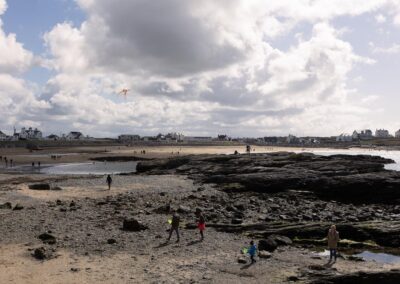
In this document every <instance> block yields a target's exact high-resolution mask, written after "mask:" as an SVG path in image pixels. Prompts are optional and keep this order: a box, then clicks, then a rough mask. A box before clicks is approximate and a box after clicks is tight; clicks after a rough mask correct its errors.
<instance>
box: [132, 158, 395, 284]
mask: <svg viewBox="0 0 400 284" xmlns="http://www.w3.org/2000/svg"><path fill="white" fill-rule="evenodd" d="M388 163H393V161H392V160H388V159H384V158H381V157H376V156H367V155H365V156H364V155H359V156H352V155H333V156H318V155H314V154H308V153H303V154H295V153H286V152H282V153H273V154H252V155H230V156H226V155H203V156H185V157H178V158H169V159H163V160H151V161H142V162H140V163H139V164H138V166H137V172H138V173H141V174H157V175H160V174H179V175H185V176H188V177H190V178H192V179H193V180H195V182H198V183H200V184H210V185H213V186H214V187H215V188H217V189H218V190H220V191H223V192H225V193H226V194H227V196H229V197H228V198H223V197H219V198H218V197H214V199H210V200H207V201H206V200H205V204H204V207H205V210H206V214H207V216H209V219H210V221H211V222H210V224H208V226H209V227H210V226H211V227H214V228H216V229H217V230H220V231H224V232H231V233H245V234H246V235H248V236H251V237H254V238H258V239H267V241H270V243H272V248H271V251H273V250H274V249H275V248H274V247H278V245H277V242H276V240H275V241H274V239H273V238H272V239H271V236H276V235H278V236H285V237H289V238H290V239H291V240H293V241H294V242H295V243H297V244H302V245H305V246H307V245H311V246H319V245H325V241H324V238H325V237H326V231H327V228H328V227H329V226H330V224H332V223H335V224H337V228H338V230H339V231H340V233H341V238H342V239H344V241H342V243H341V246H342V248H343V247H344V248H349V249H350V248H353V249H354V248H356V249H365V248H369V249H371V248H372V249H375V250H388V249H389V250H392V251H397V249H398V248H399V247H400V221H399V217H400V205H399V201H400V173H399V172H396V171H389V170H385V169H384V166H385V164H388ZM193 199H195V198H194V197H193ZM193 203H194V204H193V206H195V205H196V202H193ZM268 239H269V240H268ZM383 274H384V273H383ZM349 277H350V276H349ZM359 277H360V278H359V279H364V280H363V281H364V282H362V283H375V282H374V280H373V279H375V278H374V277H375V276H373V275H371V276H369V275H362V276H359ZM379 277H380V278H379V279H381V282H380V283H397V282H396V281H394V282H393V281H392V282H391V281H390V279H398V277H399V276H398V275H397V276H393V272H391V273H390V275H389V276H388V277H386V278H385V277H384V276H382V275H380V276H379ZM396 277H397V278H396ZM323 278H324V277H322V276H321V279H323ZM342 278H343V277H342ZM342 278H338V279H342ZM366 278H367V279H371V281H370V282H368V281H366V280H365V279H366ZM344 279H345V278H343V279H342V280H340V281H344V282H340V281H339V280H335V276H334V275H333V276H332V275H331V276H330V278H329V277H328V278H326V279H325V280H324V281H325V282H318V281H316V280H315V281H316V282H315V283H354V282H348V281H347V282H346V281H345V280H344ZM349 279H353V280H352V281H356V280H355V279H358V278H357V276H355V275H352V276H351V277H350V278H349ZM385 279H389V280H388V281H389V282H384V281H386V280H385ZM321 281H322V280H321Z"/></svg>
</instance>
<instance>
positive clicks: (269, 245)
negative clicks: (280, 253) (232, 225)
mask: <svg viewBox="0 0 400 284" xmlns="http://www.w3.org/2000/svg"><path fill="white" fill-rule="evenodd" d="M277 248H278V244H277V243H276V241H275V240H274V239H273V238H269V237H268V238H266V239H264V240H260V241H259V242H258V250H259V251H263V250H265V251H269V252H273V251H274V250H276V249H277Z"/></svg>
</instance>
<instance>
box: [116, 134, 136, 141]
mask: <svg viewBox="0 0 400 284" xmlns="http://www.w3.org/2000/svg"><path fill="white" fill-rule="evenodd" d="M118 140H119V141H121V142H124V143H126V142H135V141H139V140H140V136H139V135H136V134H122V135H120V136H118Z"/></svg>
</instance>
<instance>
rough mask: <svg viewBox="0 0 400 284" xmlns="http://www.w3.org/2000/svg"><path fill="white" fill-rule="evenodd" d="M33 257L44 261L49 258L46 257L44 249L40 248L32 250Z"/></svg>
mask: <svg viewBox="0 0 400 284" xmlns="http://www.w3.org/2000/svg"><path fill="white" fill-rule="evenodd" d="M33 257H34V258H36V259H38V260H44V259H46V258H48V257H49V256H48V255H47V252H46V249H45V248H44V247H40V248H37V249H35V250H34V252H33Z"/></svg>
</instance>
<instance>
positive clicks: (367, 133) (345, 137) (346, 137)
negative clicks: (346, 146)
mask: <svg viewBox="0 0 400 284" xmlns="http://www.w3.org/2000/svg"><path fill="white" fill-rule="evenodd" d="M393 137H395V138H400V130H398V131H396V132H395V134H394V136H393V135H391V134H390V132H389V130H386V129H376V130H375V135H373V133H372V131H371V130H370V129H365V130H361V131H360V132H358V131H357V130H354V131H353V134H352V135H350V134H346V133H342V134H340V135H339V136H337V137H336V141H338V142H351V141H359V140H369V139H374V138H393Z"/></svg>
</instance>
